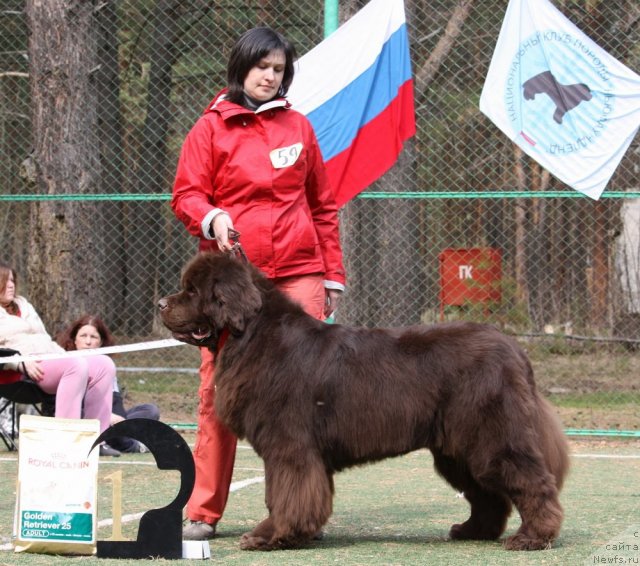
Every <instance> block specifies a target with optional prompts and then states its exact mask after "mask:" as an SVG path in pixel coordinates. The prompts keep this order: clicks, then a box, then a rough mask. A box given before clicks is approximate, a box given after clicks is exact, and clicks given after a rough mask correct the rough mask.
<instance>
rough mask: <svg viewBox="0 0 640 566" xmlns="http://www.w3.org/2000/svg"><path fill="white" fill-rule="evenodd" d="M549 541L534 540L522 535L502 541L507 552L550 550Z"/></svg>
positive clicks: (518, 534) (517, 534) (542, 539)
mask: <svg viewBox="0 0 640 566" xmlns="http://www.w3.org/2000/svg"><path fill="white" fill-rule="evenodd" d="M551 542H552V541H551V540H549V539H544V538H534V537H531V536H528V535H526V534H524V533H516V534H515V535H513V536H510V537H508V538H507V540H505V541H504V547H505V548H506V549H507V550H547V549H549V548H551Z"/></svg>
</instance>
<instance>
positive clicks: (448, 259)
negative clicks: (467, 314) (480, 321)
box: [439, 248, 502, 318]
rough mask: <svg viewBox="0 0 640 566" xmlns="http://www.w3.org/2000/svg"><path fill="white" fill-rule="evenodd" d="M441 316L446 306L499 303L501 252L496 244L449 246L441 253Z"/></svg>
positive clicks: (441, 316)
mask: <svg viewBox="0 0 640 566" xmlns="http://www.w3.org/2000/svg"><path fill="white" fill-rule="evenodd" d="M439 259H440V318H443V315H444V312H443V311H444V307H445V306H450V305H452V306H463V305H466V304H485V305H487V304H489V303H499V302H500V299H501V289H500V283H501V280H502V255H501V253H500V250H497V249H494V248H466V249H465V248H459V249H453V248H447V249H446V250H443V251H442V252H441V253H440V255H439Z"/></svg>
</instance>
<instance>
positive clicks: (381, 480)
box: [0, 433, 640, 566]
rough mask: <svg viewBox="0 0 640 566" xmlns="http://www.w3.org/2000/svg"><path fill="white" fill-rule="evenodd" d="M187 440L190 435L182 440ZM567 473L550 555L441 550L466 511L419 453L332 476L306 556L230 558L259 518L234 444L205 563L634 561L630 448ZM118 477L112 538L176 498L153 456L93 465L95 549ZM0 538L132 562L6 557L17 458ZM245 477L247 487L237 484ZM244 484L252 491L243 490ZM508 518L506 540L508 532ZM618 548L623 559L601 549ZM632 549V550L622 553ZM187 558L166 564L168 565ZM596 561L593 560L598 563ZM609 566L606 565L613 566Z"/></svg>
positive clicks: (3, 481) (244, 449) (599, 450)
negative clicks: (322, 518) (318, 532)
mask: <svg viewBox="0 0 640 566" xmlns="http://www.w3.org/2000/svg"><path fill="white" fill-rule="evenodd" d="M185 438H186V439H187V441H188V442H189V443H192V441H193V434H192V433H185ZM571 446H572V470H571V473H570V475H569V478H568V480H567V483H566V486H565V489H564V490H563V493H562V497H561V500H562V503H563V505H564V508H565V515H566V516H565V523H564V526H563V530H562V532H561V535H560V538H559V540H558V541H557V543H556V544H555V545H554V547H553V548H552V549H550V550H546V551H538V552H530V553H526V552H519V553H512V552H507V551H505V550H503V549H502V547H501V545H500V543H498V542H451V541H449V540H447V533H448V530H449V527H450V526H451V524H452V523H454V522H459V521H462V520H465V519H466V517H467V516H468V506H467V503H466V502H465V500H464V499H462V498H460V497H459V496H458V494H456V493H455V491H453V490H452V489H451V488H450V487H449V486H448V485H447V484H445V483H444V482H443V481H442V480H441V479H440V478H439V477H438V476H436V474H435V473H434V471H433V468H432V462H431V456H430V455H429V453H428V452H426V451H419V452H415V453H412V454H409V455H407V456H404V457H401V458H395V459H391V460H386V461H384V462H381V463H379V464H376V465H371V466H364V467H361V468H355V469H352V470H348V471H346V472H344V473H342V474H338V475H337V476H336V497H335V501H334V513H333V516H332V517H331V519H330V520H329V523H328V524H327V526H326V529H325V531H326V536H325V538H324V540H322V541H318V542H315V543H314V544H313V545H311V546H310V547H309V548H306V549H301V550H291V551H277V552H271V553H255V552H245V551H241V550H239V547H238V539H239V537H240V536H241V535H242V533H244V532H245V531H247V530H249V529H251V528H252V527H253V526H255V525H256V524H257V523H258V522H259V521H260V520H261V519H262V518H264V516H265V513H266V510H265V508H264V482H263V481H262V479H261V478H262V477H263V468H262V462H261V461H260V459H259V458H258V457H257V456H256V455H255V453H254V452H253V451H252V450H251V449H250V448H249V447H248V446H246V445H242V444H241V445H240V446H239V450H238V457H237V460H236V466H235V472H234V487H235V488H236V489H235V491H233V492H232V493H231V496H230V500H229V504H228V507H227V512H226V514H225V517H224V519H223V521H222V522H221V523H220V525H219V535H220V536H219V537H218V538H216V539H215V540H213V541H211V543H210V548H211V558H212V561H214V562H217V563H224V564H236V565H274V566H275V565H277V566H286V565H306V564H341V565H348V566H351V565H367V566H370V565H372V564H398V565H413V564H415V565H424V564H447V565H449V564H456V565H457V564H460V565H464V566H469V565H475V564H478V565H485V564H491V565H494V564H495V565H501V564H505V565H506V564H514V563H516V561H517V563H518V564H563V565H564V564H595V563H598V562H595V561H594V560H596V558H595V557H604V558H607V557H609V558H611V559H613V558H614V557H616V556H617V557H619V558H624V559H626V560H628V562H626V563H629V564H634V563H636V564H637V563H640V551H639V550H637V545H640V539H638V536H640V532H639V531H640V496H639V494H640V441H637V440H627V441H621V440H616V441H612V440H606V441H604V440H602V441H597V440H583V441H579V442H578V441H572V442H571ZM118 470H119V471H121V472H122V476H123V510H122V512H123V515H124V516H125V522H124V524H123V533H124V535H125V536H127V537H135V534H136V532H137V525H138V518H139V514H140V513H142V512H144V511H145V510H147V509H149V508H151V507H154V506H162V505H165V504H166V503H168V502H169V501H170V500H171V499H173V497H174V496H175V493H176V490H177V487H178V477H177V472H173V471H160V470H158V469H157V468H156V467H155V463H154V460H153V456H152V455H150V454H141V455H133V456H126V457H122V458H116V459H114V458H111V459H110V458H101V462H100V481H99V496H100V506H99V516H98V519H99V521H100V524H101V525H102V526H101V527H100V528H99V535H98V538H99V540H104V539H106V538H108V537H109V536H111V533H112V528H113V527H112V524H111V520H112V517H111V503H110V502H111V482H110V481H109V480H107V479H106V476H108V475H111V474H113V473H114V472H115V471H118ZM0 471H1V474H0V490H1V492H2V493H1V497H0V502H1V503H0V536H1V539H2V543H3V548H4V549H5V550H3V551H0V565H5V564H6V565H8V564H11V565H25V566H35V565H37V566H40V565H42V566H44V565H45V564H46V565H49V564H86V563H95V564H99V565H101V566H116V565H117V566H129V565H131V564H139V563H140V562H139V561H138V562H136V561H130V560H106V559H98V558H96V557H76V558H70V557H54V556H47V555H39V554H26V553H21V554H14V553H13V552H12V551H11V550H10V548H11V545H10V534H11V523H12V514H13V508H14V503H15V479H16V478H15V477H16V473H17V463H16V455H15V454H14V453H8V452H0ZM245 480H249V481H246V482H245V483H246V484H247V485H246V487H241V485H242V484H241V483H240V482H243V481H245ZM251 480H253V483H252V481H251ZM518 525H519V517H518V516H517V514H515V516H512V518H511V520H510V522H509V525H508V529H507V534H509V533H511V532H513V531H514V530H515V529H517V527H518ZM611 541H614V542H615V544H616V545H617V546H618V547H619V543H624V545H625V546H623V548H622V550H612V546H611V544H610V545H609V548H607V547H606V546H605V545H606V544H607V543H608V542H611ZM634 544H635V545H636V547H635V549H634V547H633V545H634ZM183 563H184V564H187V563H190V564H193V561H183V560H177V561H171V564H177V565H179V564H183ZM599 563H602V562H599ZM613 563H615V562H613Z"/></svg>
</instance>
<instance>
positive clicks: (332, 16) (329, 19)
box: [324, 0, 339, 37]
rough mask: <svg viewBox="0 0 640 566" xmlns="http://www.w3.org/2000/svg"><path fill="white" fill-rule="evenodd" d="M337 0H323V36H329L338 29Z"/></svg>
mask: <svg viewBox="0 0 640 566" xmlns="http://www.w3.org/2000/svg"><path fill="white" fill-rule="evenodd" d="M338 2H339V0H324V36H325V37H329V36H330V35H331V34H332V33H333V32H334V31H336V30H337V29H338Z"/></svg>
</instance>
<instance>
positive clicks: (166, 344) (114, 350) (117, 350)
mask: <svg viewBox="0 0 640 566" xmlns="http://www.w3.org/2000/svg"><path fill="white" fill-rule="evenodd" d="M186 345H187V344H186V342H180V341H179V340H175V339H174V338H166V339H165V340H153V341H152V342H138V343H137V344H123V345H121V346H105V347H103V348H92V349H87V350H70V351H68V352H58V353H55V354H29V355H24V356H22V355H20V356H18V355H15V356H7V357H4V358H0V365H2V364H8V363H13V364H16V363H19V362H32V361H35V360H59V359H62V358H86V357H88V356H97V355H99V354H122V353H123V352H140V351H142V350H155V349H157V348H173V347H174V346H186Z"/></svg>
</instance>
